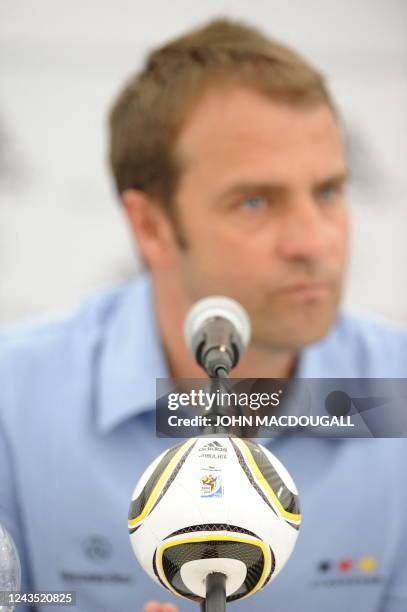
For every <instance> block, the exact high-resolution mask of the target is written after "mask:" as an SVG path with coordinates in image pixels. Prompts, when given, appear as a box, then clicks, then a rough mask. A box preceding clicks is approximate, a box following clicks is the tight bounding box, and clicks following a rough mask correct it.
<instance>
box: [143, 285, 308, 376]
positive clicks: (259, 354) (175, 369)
mask: <svg viewBox="0 0 407 612" xmlns="http://www.w3.org/2000/svg"><path fill="white" fill-rule="evenodd" d="M159 280H160V282H158V279H154V278H153V296H154V305H155V316H156V321H157V325H158V329H159V333H160V336H161V341H162V344H163V349H164V352H165V355H166V358H167V365H168V370H169V373H170V375H171V377H172V378H203V377H204V376H205V375H204V372H203V370H202V368H201V367H200V366H199V365H198V364H197V363H196V362H195V361H194V359H193V358H192V356H191V354H190V352H189V350H188V348H187V347H186V345H185V343H184V340H183V324H184V319H185V316H186V313H187V311H188V309H189V307H190V306H191V304H190V303H188V301H187V300H186V298H185V296H184V295H183V294H182V292H181V291H177V288H176V284H175V283H167V282H165V281H164V282H161V280H162V279H159ZM296 363H297V355H296V354H293V353H289V352H281V351H279V352H277V351H276V352H272V351H269V350H267V351H266V350H262V349H261V348H259V347H256V346H253V344H252V345H251V346H250V347H249V348H248V349H247V351H246V352H245V354H244V355H243V357H242V359H241V361H240V362H239V364H238V365H237V366H236V368H234V370H233V373H232V375H233V378H289V377H290V376H292V375H293V373H294V371H295V367H296Z"/></svg>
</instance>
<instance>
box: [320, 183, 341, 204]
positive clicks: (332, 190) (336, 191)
mask: <svg viewBox="0 0 407 612" xmlns="http://www.w3.org/2000/svg"><path fill="white" fill-rule="evenodd" d="M340 191H341V190H340V188H339V187H338V186H337V185H326V187H323V188H322V189H320V190H319V191H318V198H319V199H320V200H322V201H324V202H330V201H332V200H334V199H335V198H336V197H338V195H340Z"/></svg>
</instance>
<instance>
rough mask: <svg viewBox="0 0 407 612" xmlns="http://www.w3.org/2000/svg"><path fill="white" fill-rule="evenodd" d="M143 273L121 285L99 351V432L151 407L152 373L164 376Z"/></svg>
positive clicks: (153, 397) (149, 290) (149, 288)
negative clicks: (121, 289) (120, 293)
mask: <svg viewBox="0 0 407 612" xmlns="http://www.w3.org/2000/svg"><path fill="white" fill-rule="evenodd" d="M168 376H169V372H168V367H167V362H166V358H165V355H164V350H163V347H162V344H161V341H160V338H159V335H158V330H157V325H156V321H155V312H154V303H153V296H152V283H151V278H150V276H149V275H148V274H145V275H143V276H141V277H139V278H138V279H137V280H135V281H134V282H132V283H130V284H129V285H128V286H127V288H125V289H124V290H123V293H122V295H121V296H120V297H119V303H118V305H117V307H116V309H115V310H114V313H113V315H112V318H111V320H110V322H109V324H108V325H107V329H106V332H105V335H104V342H103V346H102V350H101V355H100V367H99V380H98V386H97V388H98V389H99V404H98V424H99V427H100V429H101V430H102V431H103V432H107V431H109V430H111V429H113V428H114V427H115V426H116V425H119V424H120V423H121V422H123V421H124V420H126V419H129V418H131V417H132V416H136V415H138V414H141V413H142V412H145V411H149V410H152V409H154V408H155V400H156V388H155V379H156V378H168Z"/></svg>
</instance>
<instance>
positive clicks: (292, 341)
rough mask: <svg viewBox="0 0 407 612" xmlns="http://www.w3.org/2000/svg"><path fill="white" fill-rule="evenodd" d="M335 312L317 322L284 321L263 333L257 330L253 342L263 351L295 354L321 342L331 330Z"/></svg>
mask: <svg viewBox="0 0 407 612" xmlns="http://www.w3.org/2000/svg"><path fill="white" fill-rule="evenodd" d="M336 317H337V312H336V311H335V312H332V313H330V314H329V315H328V314H325V316H321V317H320V318H319V319H318V320H313V321H307V322H306V323H305V322H304V321H284V322H281V324H280V325H279V326H278V328H277V327H274V326H273V328H268V329H266V330H264V331H263V333H261V332H259V331H258V330H257V331H256V332H255V333H254V334H253V340H254V341H255V342H256V343H258V344H259V345H262V346H263V348H264V349H266V350H269V351H273V352H274V351H278V352H281V351H283V352H293V353H297V352H299V351H301V350H302V349H303V348H305V347H306V346H309V345H311V344H315V343H316V342H319V341H320V340H322V339H323V338H324V337H325V336H326V335H327V334H328V333H329V331H330V329H331V328H332V325H333V324H334V321H335V319H336Z"/></svg>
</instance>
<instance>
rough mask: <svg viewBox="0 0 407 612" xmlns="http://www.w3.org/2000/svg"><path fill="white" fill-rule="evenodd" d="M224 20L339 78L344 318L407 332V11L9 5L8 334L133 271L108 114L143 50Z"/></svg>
mask: <svg viewBox="0 0 407 612" xmlns="http://www.w3.org/2000/svg"><path fill="white" fill-rule="evenodd" d="M218 15H226V16H235V17H241V18H245V19H247V20H249V21H250V22H251V23H253V24H257V25H259V26H261V27H262V28H263V29H264V30H265V31H267V32H268V33H269V34H270V35H271V36H273V37H275V38H278V39H280V40H282V41H284V42H286V43H289V44H291V45H293V46H294V47H295V48H296V49H298V50H299V51H301V52H302V53H303V54H304V55H305V56H306V57H307V58H308V59H309V60H311V62H313V63H314V64H316V65H317V66H318V67H319V68H320V69H321V70H322V71H323V72H324V73H325V74H326V75H327V76H328V79H329V83H330V86H331V90H332V91H333V93H334V96H335V98H336V101H337V104H338V106H339V109H340V111H341V114H342V117H343V119H344V122H345V126H346V133H347V142H348V149H349V157H350V166H351V172H352V174H353V180H352V185H351V189H350V199H351V206H352V214H353V240H352V242H353V244H352V254H351V266H350V271H349V278H348V285H347V287H348V288H347V293H346V298H345V305H346V306H347V307H348V308H352V309H353V310H357V311H362V312H367V313H370V314H374V315H376V316H379V317H385V318H387V319H390V320H392V321H394V322H396V323H401V324H406V323H407V238H406V229H407V201H406V195H407V172H406V162H407V2H406V1H405V0H386V2H383V0H358V1H357V2H355V1H354V0H343V1H342V2H337V1H333V0H308V1H307V2H304V1H302V0H251V2H248V1H247V0H246V1H241V0H230V1H223V2H222V1H213V0H205V2H201V3H198V2H196V3H194V2H191V1H190V0H189V1H187V0H172V1H171V2H165V1H164V0H161V1H158V0H149V2H139V1H137V0H133V1H131V2H130V1H128V0H115V1H113V0H80V1H79V0H69V1H68V0H35V2H27V0H1V1H0V323H5V322H11V321H16V320H19V319H27V318H33V317H34V318H37V317H43V316H59V315H60V314H62V313H64V312H65V311H67V310H69V309H70V308H71V307H72V306H73V305H75V304H77V303H78V302H79V301H80V300H81V299H82V298H83V297H84V296H85V295H86V294H88V293H90V292H92V291H94V290H95V289H102V288H105V287H109V286H111V285H114V284H117V283H119V282H123V281H124V280H126V279H128V278H131V277H132V276H134V275H135V274H137V272H138V270H139V269H140V265H139V261H138V257H137V253H136V252H135V249H134V247H133V245H132V243H131V240H130V237H129V234H128V232H127V230H126V227H125V224H124V220H123V219H122V216H121V213H120V206H119V204H118V202H117V200H116V197H115V195H114V192H113V187H112V183H111V180H110V176H109V173H108V168H107V163H106V150H107V130H106V116H107V112H108V109H109V107H110V105H111V102H112V100H113V98H114V96H115V95H116V93H117V91H118V89H119V88H120V86H121V85H122V83H123V81H124V79H125V78H127V77H128V76H129V74H130V73H131V72H133V71H134V70H136V69H137V68H138V67H139V66H140V64H141V62H142V59H143V57H144V54H145V53H146V51H147V50H148V49H150V48H151V47H152V46H154V45H157V44H160V43H162V42H163V41H164V40H165V39H167V38H169V37H172V36H173V35H176V34H178V33H181V32H182V31H183V30H185V29H186V28H189V27H191V26H193V25H195V24H197V23H199V22H201V21H203V20H208V19H209V18H211V17H214V16H218ZM146 137H148V135H147V136H146Z"/></svg>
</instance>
